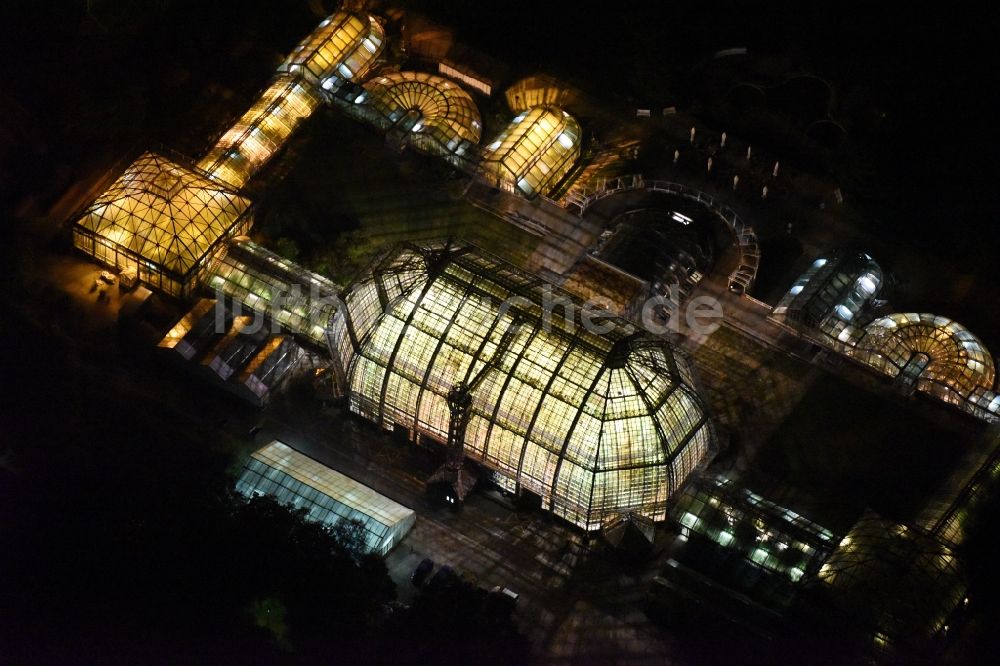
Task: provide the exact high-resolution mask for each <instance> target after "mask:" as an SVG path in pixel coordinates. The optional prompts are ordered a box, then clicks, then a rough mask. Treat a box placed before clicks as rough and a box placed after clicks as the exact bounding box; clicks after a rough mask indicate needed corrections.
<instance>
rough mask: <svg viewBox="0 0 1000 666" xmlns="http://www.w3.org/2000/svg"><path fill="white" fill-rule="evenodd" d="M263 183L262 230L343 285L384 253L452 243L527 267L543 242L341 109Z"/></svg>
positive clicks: (305, 135) (443, 170) (298, 141)
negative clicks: (413, 244) (396, 247)
mask: <svg viewBox="0 0 1000 666" xmlns="http://www.w3.org/2000/svg"><path fill="white" fill-rule="evenodd" d="M264 177H265V178H266V179H267V180H268V181H269V182H268V183H266V184H265V186H264V187H263V188H262V189H263V190H264V195H263V197H262V199H261V204H260V208H259V210H258V218H257V219H258V223H257V232H258V233H260V234H261V235H262V236H263V237H264V240H265V242H268V243H269V244H271V245H272V247H275V248H276V249H277V250H278V251H279V252H281V253H283V254H297V255H298V256H297V258H298V259H299V260H300V261H302V263H304V264H305V265H306V266H308V267H310V268H312V269H314V270H317V271H319V272H321V273H325V274H328V275H330V276H331V277H333V278H335V279H338V280H340V281H345V280H348V279H350V278H351V277H353V276H354V275H355V274H356V273H357V271H359V270H360V269H361V268H363V267H364V266H365V265H366V264H367V262H368V261H369V260H370V259H371V257H372V256H373V255H374V253H375V252H377V251H378V250H379V249H380V248H381V247H384V246H386V245H390V244H394V243H398V242H402V241H408V240H415V241H426V240H432V239H444V238H448V237H453V238H455V239H456V240H469V241H472V242H474V243H476V244H478V245H480V246H482V247H483V248H484V249H486V250H488V251H491V252H494V253H496V254H499V255H500V256H502V257H504V258H506V259H509V260H511V261H514V262H517V263H521V262H523V261H524V260H525V259H526V258H527V257H528V256H529V255H530V253H531V252H532V251H533V249H534V247H535V245H536V244H537V241H538V239H537V238H536V237H534V236H531V235H530V234H527V233H525V232H524V231H521V230H520V229H517V228H515V227H512V226H510V225H509V224H507V223H505V222H503V221H502V220H499V219H497V218H496V217H494V216H493V215H491V214H489V213H486V212H484V211H482V210H480V209H478V208H476V207H474V206H472V205H471V204H469V203H468V202H466V201H465V200H464V199H462V198H461V195H462V192H463V190H464V189H465V186H466V184H467V183H468V177H466V176H464V175H461V176H460V175H459V174H457V173H456V172H454V171H453V170H451V169H450V168H449V167H448V166H447V165H446V164H445V163H444V162H443V161H441V160H438V159H435V158H431V157H426V156H424V155H420V154H416V153H414V152H413V151H411V150H407V151H406V152H404V153H403V154H398V153H396V152H394V151H393V150H391V149H390V148H388V147H387V146H386V145H385V141H384V139H383V137H382V135H381V134H380V133H378V132H376V131H375V130H373V129H370V128H368V127H366V126H364V125H362V124H360V123H358V122H356V121H354V120H351V119H349V118H346V117H344V116H342V115H340V114H339V113H337V112H336V111H334V110H328V109H325V110H323V111H321V112H319V113H317V114H316V116H315V117H313V118H312V119H310V120H309V122H308V123H307V124H306V126H305V127H304V128H303V130H302V132H301V133H299V134H298V135H297V136H296V137H295V138H294V139H293V140H292V142H291V145H290V146H289V150H288V151H287V152H286V153H285V154H284V155H283V156H282V158H281V160H280V161H279V163H278V164H276V165H275V166H274V168H272V169H269V170H268V172H267V173H265V174H264Z"/></svg>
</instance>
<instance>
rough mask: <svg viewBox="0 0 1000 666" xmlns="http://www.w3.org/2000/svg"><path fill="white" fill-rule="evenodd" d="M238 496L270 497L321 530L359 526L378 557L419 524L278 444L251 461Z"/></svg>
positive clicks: (412, 515)
mask: <svg viewBox="0 0 1000 666" xmlns="http://www.w3.org/2000/svg"><path fill="white" fill-rule="evenodd" d="M236 490H237V492H239V493H241V494H243V495H245V496H246V497H254V496H258V495H270V496H271V497H274V498H275V499H276V500H277V501H278V502H280V503H281V504H287V505H289V506H291V507H293V508H296V509H303V510H305V512H306V518H307V519H308V520H313V521H316V522H318V523H323V524H324V525H329V526H333V525H336V524H337V523H338V522H340V521H341V520H357V521H359V522H360V523H361V525H362V527H364V530H365V545H366V547H367V548H368V551H369V552H372V553H376V554H378V555H386V554H388V552H389V551H390V550H392V547H393V546H394V545H396V544H397V543H399V542H400V541H401V540H402V539H403V537H404V536H406V533H407V532H409V531H410V528H411V527H413V525H414V523H416V520H417V516H416V514H415V513H414V512H413V510H412V509H407V508H406V507H405V506H403V505H401V504H399V503H397V502H394V501H393V500H391V499H389V498H388V497H385V496H384V495H380V494H379V493H377V492H375V491H374V490H372V489H371V488H369V487H368V486H365V485H363V484H361V483H358V482H357V481H355V480H354V479H352V478H350V477H348V476H344V475H343V474H341V473H340V472H338V471H336V470H333V469H330V468H329V467H327V466H325V465H322V464H320V463H319V462H317V461H316V460H313V459H312V458H310V457H309V456H306V455H305V454H303V453H299V452H298V451H296V450H295V449H293V448H292V447H290V446H288V445H287V444H284V443H283V442H279V441H274V442H271V443H270V444H268V445H267V446H265V447H264V448H262V449H260V450H259V451H256V452H254V454H253V455H252V456H250V459H249V460H248V461H247V463H246V466H245V467H244V468H243V473H242V474H241V475H240V478H239V480H238V481H237V482H236Z"/></svg>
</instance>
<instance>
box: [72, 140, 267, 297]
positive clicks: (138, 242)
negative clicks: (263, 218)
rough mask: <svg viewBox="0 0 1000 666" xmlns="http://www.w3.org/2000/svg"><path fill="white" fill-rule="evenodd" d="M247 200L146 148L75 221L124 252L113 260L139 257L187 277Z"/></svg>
mask: <svg viewBox="0 0 1000 666" xmlns="http://www.w3.org/2000/svg"><path fill="white" fill-rule="evenodd" d="M249 206H250V201H248V200H247V199H244V198H242V197H240V196H238V195H236V194H235V193H234V192H232V191H230V190H228V189H226V188H225V187H223V186H222V185H220V184H219V183H217V182H215V181H213V180H212V179H210V178H208V177H206V176H205V175H204V174H202V173H199V172H197V171H194V170H192V169H190V168H188V167H185V166H182V165H180V164H178V163H176V162H173V161H171V160H169V159H167V158H166V157H163V156H162V155H157V154H156V153H151V152H146V153H143V154H142V155H141V156H140V157H139V158H138V159H137V160H136V161H135V162H133V163H132V164H131V165H130V166H129V167H128V168H127V169H126V170H125V172H124V173H123V174H122V175H121V176H120V177H119V178H118V179H117V180H116V181H115V182H114V183H113V184H112V185H111V187H110V188H108V190H107V191H106V192H104V194H102V195H101V196H99V197H98V198H97V199H96V200H95V201H94V202H93V203H92V204H91V205H90V206H89V207H88V208H87V209H86V211H85V212H84V214H83V216H82V217H81V218H80V219H79V220H78V221H77V223H76V227H77V230H78V231H80V232H83V233H85V234H87V235H88V236H92V237H94V238H95V240H96V241H98V242H97V245H98V246H100V245H103V246H104V247H105V248H109V247H110V248H111V249H112V250H114V251H115V252H117V253H118V254H119V255H122V256H120V257H119V260H118V261H109V263H112V264H113V265H115V266H117V267H118V268H125V267H128V266H136V264H137V263H138V262H139V260H141V261H142V262H145V263H144V264H142V265H140V266H139V267H140V268H141V271H140V272H145V271H146V270H147V269H148V268H149V266H150V265H152V266H155V267H156V268H157V269H159V270H162V271H164V272H166V273H168V274H170V275H171V276H173V278H174V279H176V280H183V279H185V277H186V276H187V275H188V274H189V273H191V272H192V271H194V270H195V269H197V268H198V267H200V266H201V265H202V263H203V260H204V259H205V257H206V256H207V255H208V254H209V253H210V252H212V251H213V250H214V249H215V247H216V244H217V243H218V242H219V241H220V240H222V239H223V238H225V237H227V236H228V235H230V234H231V233H233V232H234V231H235V230H236V229H237V228H238V227H239V226H241V222H243V221H245V220H246V219H248V218H244V213H245V212H246V211H247V209H248V208H249ZM76 244H77V247H82V245H81V243H80V242H79V241H78V242H77V243H76ZM94 247H95V245H94V244H93V243H91V248H94ZM91 253H94V254H95V256H96V254H99V253H97V250H94V249H92V250H91ZM99 258H106V257H104V256H103V255H101V256H100V257H99ZM143 279H144V280H145V279H146V278H144V277H143Z"/></svg>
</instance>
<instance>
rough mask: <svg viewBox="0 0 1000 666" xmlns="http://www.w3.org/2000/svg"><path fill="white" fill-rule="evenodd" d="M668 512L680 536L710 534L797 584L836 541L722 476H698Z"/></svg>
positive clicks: (717, 541) (710, 537)
mask: <svg viewBox="0 0 1000 666" xmlns="http://www.w3.org/2000/svg"><path fill="white" fill-rule="evenodd" d="M670 513H671V516H672V517H673V518H674V519H675V520H676V521H677V522H678V523H679V525H680V533H681V536H682V537H686V538H694V537H695V535H697V536H698V537H701V538H705V539H708V540H709V541H711V542H713V543H714V544H716V545H718V546H721V547H722V548H725V549H728V550H732V551H734V552H737V553H739V554H740V555H741V556H742V558H743V559H745V560H747V561H749V562H752V563H753V564H754V565H756V566H758V567H760V568H762V569H765V570H767V571H771V572H774V573H777V574H779V575H781V576H784V577H785V578H787V579H788V580H789V581H791V582H793V583H795V582H798V581H799V580H801V579H802V578H803V576H810V575H813V574H815V573H816V571H817V570H818V569H819V566H820V564H821V563H822V562H823V559H825V558H826V556H827V555H829V554H830V552H831V551H832V550H833V549H834V547H835V546H836V540H835V539H834V536H833V533H832V532H830V531H829V530H827V529H826V528H824V527H822V526H821V525H817V524H816V523H814V522H812V521H810V520H808V519H807V518H805V517H803V516H801V515H799V514H798V513H796V512H794V511H792V510H791V509H786V508H784V507H781V506H778V505H777V504H775V503H773V502H770V501H768V500H766V499H764V498H763V497H761V496H760V495H757V494H756V493H753V492H751V491H750V490H748V489H746V488H742V487H740V486H738V485H736V484H735V483H733V482H732V481H730V480H729V479H726V478H724V477H717V476H707V477H702V478H700V479H698V481H697V482H695V483H694V484H692V485H690V486H688V487H687V488H686V489H685V490H684V492H683V493H682V494H681V495H680V497H679V498H678V499H677V504H676V505H675V506H674V508H673V509H672V510H671V512H670Z"/></svg>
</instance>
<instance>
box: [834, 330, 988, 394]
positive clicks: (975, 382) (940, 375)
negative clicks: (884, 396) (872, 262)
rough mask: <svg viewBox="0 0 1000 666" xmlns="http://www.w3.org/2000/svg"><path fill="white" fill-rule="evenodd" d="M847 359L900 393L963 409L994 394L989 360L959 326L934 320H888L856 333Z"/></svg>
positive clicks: (970, 335)
mask: <svg viewBox="0 0 1000 666" xmlns="http://www.w3.org/2000/svg"><path fill="white" fill-rule="evenodd" d="M855 335H856V337H855V338H854V339H853V340H852V342H853V346H854V348H853V349H850V350H849V351H848V353H849V354H850V355H851V356H853V357H854V358H856V359H858V360H859V361H861V362H863V363H866V364H867V365H869V366H871V367H873V368H875V369H877V370H879V371H880V372H883V373H885V374H887V375H889V376H890V377H894V378H895V379H896V381H897V382H899V384H900V386H901V387H903V388H907V387H909V388H911V389H914V390H917V391H922V392H924V393H929V394H930V395H933V396H935V397H936V398H938V399H940V400H943V401H944V402H948V403H951V404H954V405H958V406H960V407H963V408H966V401H968V400H969V399H970V398H973V397H975V396H982V395H984V394H985V393H990V394H991V393H992V389H993V383H994V381H995V370H994V367H993V357H992V356H991V355H990V353H989V352H988V351H987V350H986V347H985V346H984V345H983V343H982V342H980V340H979V338H977V337H976V336H975V335H973V334H972V333H971V332H969V331H968V330H967V329H966V328H965V327H964V326H962V325H961V324H959V323H957V322H954V321H952V320H950V319H948V318H946V317H939V316H937V315H932V314H915V313H905V314H899V313H897V314H891V315H888V316H886V317H881V318H879V319H876V320H875V321H873V322H871V323H870V324H868V326H867V327H865V328H864V329H863V330H861V331H858V332H856V334H855Z"/></svg>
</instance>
